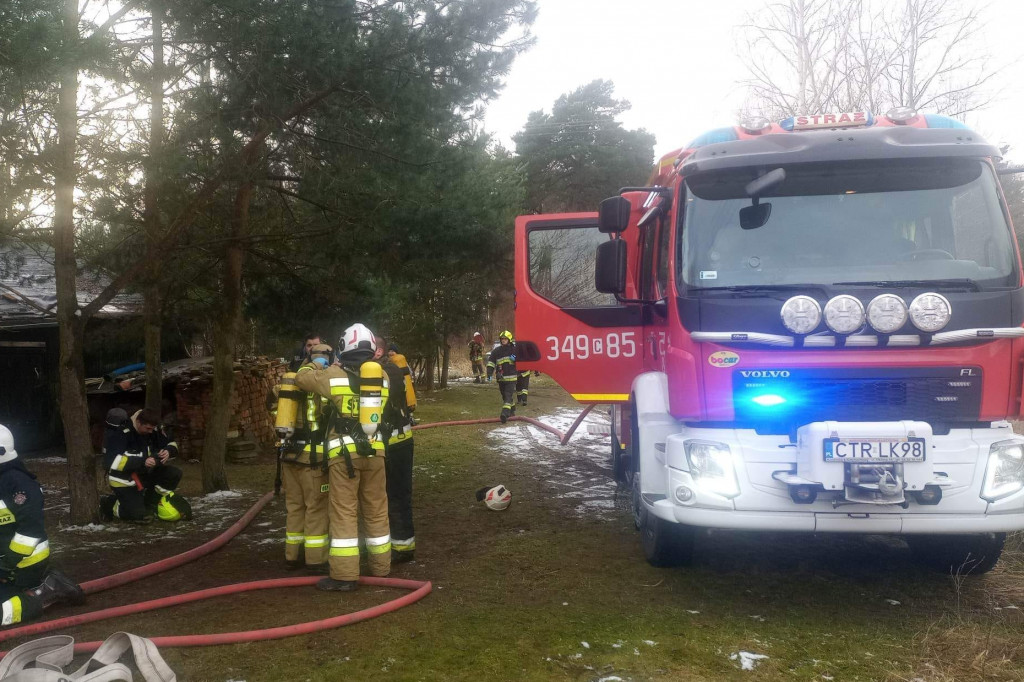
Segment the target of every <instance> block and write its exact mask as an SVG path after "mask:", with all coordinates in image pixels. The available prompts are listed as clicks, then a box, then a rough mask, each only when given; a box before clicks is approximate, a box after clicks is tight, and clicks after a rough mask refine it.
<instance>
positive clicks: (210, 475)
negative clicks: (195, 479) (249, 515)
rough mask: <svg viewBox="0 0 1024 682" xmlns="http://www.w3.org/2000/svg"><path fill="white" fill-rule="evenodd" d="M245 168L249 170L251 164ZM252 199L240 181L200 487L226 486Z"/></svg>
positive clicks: (248, 183) (248, 185)
mask: <svg viewBox="0 0 1024 682" xmlns="http://www.w3.org/2000/svg"><path fill="white" fill-rule="evenodd" d="M245 170H246V171H247V172H248V171H251V165H247V166H246V168H245ZM251 199H252V181H251V180H249V179H248V178H247V179H245V180H244V181H243V182H242V185H241V186H240V187H239V188H238V193H237V194H236V195H235V208H234V212H233V215H232V220H231V237H232V239H231V241H229V242H228V245H227V247H226V249H225V251H226V253H225V257H224V281H223V287H224V288H223V295H222V298H223V301H224V304H223V306H224V307H223V309H222V310H223V313H222V315H221V318H220V319H221V324H220V325H218V326H217V328H216V330H215V331H214V336H213V388H212V391H211V392H212V395H211V401H210V416H209V418H208V419H207V420H206V437H205V438H204V440H203V491H204V492H208V493H211V492H214V491H215V490H227V488H228V477H227V472H225V471H224V454H225V450H226V447H227V434H228V428H229V427H230V425H231V407H232V405H231V397H232V394H233V392H234V384H235V369H234V365H235V345H236V343H237V341H238V333H239V330H240V329H241V325H242V261H243V257H244V255H245V250H244V248H245V242H244V240H245V238H246V236H247V235H248V232H249V203H250V201H251Z"/></svg>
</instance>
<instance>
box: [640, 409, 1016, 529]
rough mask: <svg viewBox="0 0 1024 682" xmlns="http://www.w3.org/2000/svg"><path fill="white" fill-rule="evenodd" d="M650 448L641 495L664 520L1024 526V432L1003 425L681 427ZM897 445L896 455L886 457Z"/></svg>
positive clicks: (753, 525)
mask: <svg viewBox="0 0 1024 682" xmlns="http://www.w3.org/2000/svg"><path fill="white" fill-rule="evenodd" d="M918 442H920V443H921V445H920V447H918V446H915V445H914V443H918ZM894 443H895V445H894ZM904 443H906V445H904ZM657 449H658V453H657V456H656V459H657V461H658V463H659V465H660V467H659V468H660V471H658V474H659V476H657V477H651V478H648V477H647V475H646V472H645V476H644V481H643V498H644V501H645V502H646V506H647V507H648V509H649V510H650V511H651V512H652V513H653V514H655V515H656V516H658V517H660V518H663V519H665V520H666V521H672V522H676V523H681V524H686V525H692V526H700V527H705V528H718V529H731V530H759V531H765V530H767V531H793V532H837V533H892V534H959V533H995V532H1012V531H1018V530H1024V437H1020V436H1017V435H1015V434H1014V433H1013V431H1012V429H1011V428H1010V426H1009V424H1005V423H1000V424H993V425H992V427H990V428H973V429H972V428H966V429H952V430H950V431H948V432H946V433H942V434H939V435H936V434H933V433H932V431H931V428H930V427H929V426H928V425H927V424H924V423H921V422H888V423H870V424H869V423H850V422H847V423H842V422H819V423H815V424H810V425H808V426H807V427H804V428H802V429H801V431H800V437H799V438H798V439H797V442H796V443H794V442H792V441H791V440H790V439H789V438H788V437H787V436H766V435H761V434H757V433H756V432H755V431H753V430H744V429H707V428H690V427H683V428H682V430H681V432H679V433H673V434H671V435H669V436H668V437H667V439H666V442H665V443H664V444H661V445H659V446H658V448H657ZM893 453H896V455H897V459H896V460H895V461H893V460H891V459H890V460H886V459H884V458H885V457H892V456H893ZM851 454H854V455H857V457H851V456H850V455H851ZM652 473H654V472H652ZM661 476H663V477H664V478H663V479H662V480H661V481H657V480H654V479H655V478H661Z"/></svg>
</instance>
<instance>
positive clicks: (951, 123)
mask: <svg viewBox="0 0 1024 682" xmlns="http://www.w3.org/2000/svg"><path fill="white" fill-rule="evenodd" d="M924 120H925V122H926V123H927V124H928V127H929V128H961V129H963V130H967V129H968V128H967V126H965V125H964V124H963V123H961V122H960V121H958V120H956V119H955V118H950V117H948V116H939V115H938V114H925V115H924Z"/></svg>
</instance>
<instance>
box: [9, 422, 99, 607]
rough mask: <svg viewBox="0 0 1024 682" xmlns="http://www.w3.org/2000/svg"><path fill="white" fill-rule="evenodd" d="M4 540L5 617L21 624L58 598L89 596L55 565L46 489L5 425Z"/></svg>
mask: <svg viewBox="0 0 1024 682" xmlns="http://www.w3.org/2000/svg"><path fill="white" fill-rule="evenodd" d="M0 543H2V544H0V546H2V548H3V559H2V560H0V602H2V603H0V609H2V614H3V620H2V621H0V623H2V624H3V625H16V624H18V623H21V622H24V621H28V620H34V619H36V618H39V617H40V616H41V615H43V609H45V608H46V607H48V606H51V605H53V604H57V603H60V602H66V603H81V602H82V601H83V600H84V598H85V597H84V595H83V594H82V588H80V587H79V586H78V585H76V584H75V583H74V582H73V581H72V580H71V579H70V578H68V577H67V576H66V575H64V574H63V573H60V572H59V571H55V570H53V569H51V568H50V567H49V558H50V543H49V541H48V539H47V537H46V529H45V528H44V526H43V491H42V489H41V488H40V487H39V483H37V482H36V477H35V475H34V474H33V473H31V472H30V471H29V470H28V469H26V468H25V465H24V464H22V463H21V459H19V458H18V452H17V450H15V449H14V436H13V435H12V434H11V432H10V431H9V430H8V429H7V427H5V426H0Z"/></svg>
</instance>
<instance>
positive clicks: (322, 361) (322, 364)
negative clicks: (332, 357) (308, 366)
mask: <svg viewBox="0 0 1024 682" xmlns="http://www.w3.org/2000/svg"><path fill="white" fill-rule="evenodd" d="M313 364H314V365H317V366H318V367H320V369H326V368H327V358H314V359H313Z"/></svg>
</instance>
